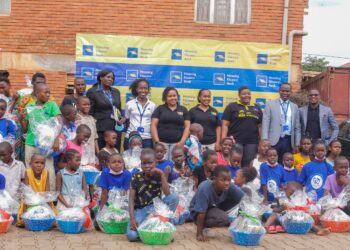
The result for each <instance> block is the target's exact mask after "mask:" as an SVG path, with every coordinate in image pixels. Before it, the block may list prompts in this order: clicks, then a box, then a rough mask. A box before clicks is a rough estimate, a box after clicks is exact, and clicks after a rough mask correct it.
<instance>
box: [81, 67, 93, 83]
mask: <svg viewBox="0 0 350 250" xmlns="http://www.w3.org/2000/svg"><path fill="white" fill-rule="evenodd" d="M81 76H82V77H83V78H84V79H85V80H93V79H94V68H84V67H83V68H81Z"/></svg>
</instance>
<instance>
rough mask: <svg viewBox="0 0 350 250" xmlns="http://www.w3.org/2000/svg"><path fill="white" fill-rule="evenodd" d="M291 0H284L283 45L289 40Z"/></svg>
mask: <svg viewBox="0 0 350 250" xmlns="http://www.w3.org/2000/svg"><path fill="white" fill-rule="evenodd" d="M288 10H289V0H284V11H283V25H282V45H286V42H287V29H288Z"/></svg>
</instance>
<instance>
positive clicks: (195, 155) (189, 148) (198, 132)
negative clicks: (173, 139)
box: [185, 123, 203, 171]
mask: <svg viewBox="0 0 350 250" xmlns="http://www.w3.org/2000/svg"><path fill="white" fill-rule="evenodd" d="M202 138H203V127H202V125H200V124H198V123H192V124H191V126H190V138H188V139H187V140H186V142H185V155H186V158H187V162H188V165H189V167H190V168H191V170H192V171H193V170H195V169H196V168H198V167H200V166H201V165H202V162H203V159H202V155H203V149H202V144H201V143H200V142H199V141H200V140H201V139H202Z"/></svg>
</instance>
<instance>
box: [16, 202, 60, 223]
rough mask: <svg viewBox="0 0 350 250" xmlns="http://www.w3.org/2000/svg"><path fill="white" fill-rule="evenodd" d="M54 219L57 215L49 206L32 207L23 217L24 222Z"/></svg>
mask: <svg viewBox="0 0 350 250" xmlns="http://www.w3.org/2000/svg"><path fill="white" fill-rule="evenodd" d="M54 218H55V213H54V212H53V211H52V209H51V208H49V207H48V206H47V205H39V206H34V207H30V208H28V209H27V211H26V212H25V213H24V214H23V215H22V219H23V220H25V219H29V220H43V219H54Z"/></svg>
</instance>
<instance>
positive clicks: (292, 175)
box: [283, 168, 299, 185]
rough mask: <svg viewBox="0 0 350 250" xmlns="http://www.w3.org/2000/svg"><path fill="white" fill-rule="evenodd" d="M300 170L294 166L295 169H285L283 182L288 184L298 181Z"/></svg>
mask: <svg viewBox="0 0 350 250" xmlns="http://www.w3.org/2000/svg"><path fill="white" fill-rule="evenodd" d="M298 177H299V174H298V170H296V169H295V168H293V170H287V169H285V168H284V169H283V184H285V185H286V184H288V182H291V181H298Z"/></svg>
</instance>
